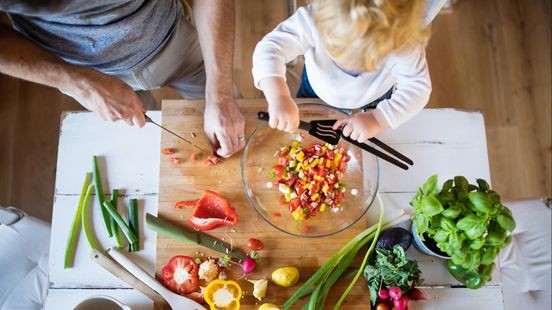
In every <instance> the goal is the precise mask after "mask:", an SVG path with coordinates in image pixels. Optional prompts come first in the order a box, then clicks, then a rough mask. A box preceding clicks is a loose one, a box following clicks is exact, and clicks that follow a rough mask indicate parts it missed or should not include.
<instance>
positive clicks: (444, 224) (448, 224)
mask: <svg viewBox="0 0 552 310" xmlns="http://www.w3.org/2000/svg"><path fill="white" fill-rule="evenodd" d="M440 226H441V228H442V229H443V230H444V231H455V230H456V225H454V222H453V221H451V220H449V219H448V218H446V217H443V218H441V225H440Z"/></svg>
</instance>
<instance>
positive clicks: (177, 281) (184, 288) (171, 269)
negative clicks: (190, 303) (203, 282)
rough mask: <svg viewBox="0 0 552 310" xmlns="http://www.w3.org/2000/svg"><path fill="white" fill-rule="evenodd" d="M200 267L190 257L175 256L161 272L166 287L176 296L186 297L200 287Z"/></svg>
mask: <svg viewBox="0 0 552 310" xmlns="http://www.w3.org/2000/svg"><path fill="white" fill-rule="evenodd" d="M198 270H199V267H198V265H197V263H196V262H195V261H194V259H193V258H191V257H189V256H182V255H179V256H174V257H173V258H171V259H170V260H169V262H168V263H167V265H166V266H165V267H164V268H163V270H161V276H162V277H163V283H164V284H165V287H167V288H168V289H169V290H171V291H173V292H174V293H176V294H180V295H186V294H189V293H192V292H194V291H195V290H197V288H198V287H199V276H198Z"/></svg>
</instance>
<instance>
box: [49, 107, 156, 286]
mask: <svg viewBox="0 0 552 310" xmlns="http://www.w3.org/2000/svg"><path fill="white" fill-rule="evenodd" d="M148 114H149V115H150V116H151V118H152V119H153V120H155V121H161V113H160V112H149V113H148ZM61 128H62V129H61V133H60V142H59V156H58V171H57V178H56V189H57V190H56V195H55V201H54V208H53V218H52V234H51V236H52V237H51V243H50V261H49V266H50V268H49V269H50V282H52V287H58V288H66V287H128V286H127V285H126V284H125V283H123V282H121V281H120V280H118V279H116V278H115V277H113V276H112V275H111V274H109V273H108V272H105V271H103V270H102V269H101V268H100V267H99V266H97V265H96V264H95V263H93V262H91V261H90V260H89V259H88V255H89V253H90V248H89V246H88V243H87V241H86V239H85V236H84V234H83V233H82V232H81V234H80V235H79V241H78V246H77V252H76V255H75V266H74V267H73V268H72V269H67V270H65V269H63V255H64V253H65V245H66V241H67V236H68V232H69V229H70V225H71V223H72V221H73V216H74V214H75V210H76V207H77V202H78V199H79V194H80V190H81V187H82V182H83V179H84V175H85V173H86V172H87V171H91V169H92V155H94V154H97V155H100V156H103V158H102V160H101V161H100V163H102V164H101V165H100V169H101V170H102V177H103V183H104V192H105V193H106V194H110V189H112V188H118V189H121V190H122V198H121V199H120V202H121V207H120V208H119V209H120V210H121V213H122V214H123V215H125V214H126V208H123V207H122V206H126V205H127V203H128V199H129V198H138V199H140V200H142V201H143V204H141V205H139V207H140V211H141V212H142V213H141V214H142V215H143V214H144V212H149V213H152V214H156V213H157V201H158V197H157V192H158V184H159V168H158V167H159V148H158V147H157V146H158V145H159V139H160V133H159V128H157V127H154V126H153V125H151V124H150V125H147V126H146V127H144V128H142V129H137V128H130V127H128V126H127V125H126V124H123V123H121V122H119V123H108V122H104V121H102V120H100V119H99V118H98V117H97V116H96V115H94V114H93V113H90V112H77V113H68V114H66V116H65V118H64V119H63V121H62V125H61ZM104 164H105V166H104ZM91 199H92V200H93V203H94V205H92V204H91V205H90V209H92V210H93V213H92V214H93V217H92V218H93V223H94V224H93V227H95V229H93V231H95V235H96V237H97V238H98V240H99V241H100V244H101V245H102V246H103V247H105V248H107V247H110V246H113V245H114V241H113V240H110V239H109V238H107V234H106V233H105V228H104V224H103V222H102V219H101V215H100V214H99V212H100V211H99V210H100V209H99V205H98V203H97V200H96V197H95V196H93V197H91ZM125 217H126V216H125ZM142 218H143V217H142ZM140 227H141V233H142V234H143V239H142V240H144V242H143V244H142V245H141V246H142V247H143V249H142V250H141V251H140V252H138V253H136V254H132V256H133V257H136V259H137V261H138V263H139V264H140V265H142V266H143V267H144V268H145V269H146V270H147V271H149V272H152V273H153V270H154V261H155V245H156V242H155V237H154V236H155V235H154V233H153V232H151V231H150V230H148V229H146V228H145V223H144V222H141V223H140ZM121 236H122V235H121ZM122 238H123V240H124V236H122Z"/></svg>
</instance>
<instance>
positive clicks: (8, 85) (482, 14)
mask: <svg viewBox="0 0 552 310" xmlns="http://www.w3.org/2000/svg"><path fill="white" fill-rule="evenodd" d="M236 3H237V20H238V24H237V37H236V43H237V44H236V55H235V80H236V85H237V88H238V90H239V93H240V95H241V96H243V97H245V98H258V97H259V96H260V93H259V92H258V91H257V90H256V89H255V88H254V87H253V85H252V77H251V73H250V72H251V53H252V51H253V48H254V46H255V44H256V42H257V41H258V40H259V39H260V38H261V37H262V36H263V34H265V33H266V32H267V31H269V30H271V29H272V28H273V27H274V26H275V25H276V24H277V23H278V22H279V21H281V20H282V19H284V18H285V17H286V16H287V6H286V4H287V1H271V0H263V1H258V0H239V1H236ZM550 19H551V1H550V0H485V1H481V0H460V1H459V2H458V4H456V5H455V7H454V12H453V13H452V14H441V15H439V16H438V17H437V18H436V20H435V21H434V23H433V37H432V39H431V42H430V44H429V46H428V48H427V58H428V62H429V66H430V72H431V76H432V81H433V93H432V96H431V99H430V103H429V107H451V108H460V109H479V110H481V111H483V113H484V116H485V122H486V128H487V142H488V148H489V161H490V165H491V174H492V183H493V186H494V188H495V189H496V190H497V191H498V192H499V193H500V194H501V195H502V196H503V197H504V198H506V199H521V198H529V197H540V196H545V195H552V188H551V187H552V181H551V175H552V167H551V162H552V158H551V153H552V137H551V132H552V129H551V123H552V120H551V117H552V111H551V107H552V99H551V85H552V84H551V83H552V81H551V56H550V55H551V21H550ZM154 95H155V96H156V98H158V99H160V98H178V96H177V95H176V93H175V92H174V91H172V90H169V89H161V90H159V91H156V92H155V93H154ZM76 109H80V106H79V105H78V104H77V103H75V102H74V101H73V100H72V99H70V98H68V97H66V96H64V95H62V94H61V93H60V92H59V91H57V90H55V89H50V88H47V87H43V86H40V85H36V84H32V83H28V82H24V81H19V80H16V79H13V78H10V77H7V76H5V75H0V145H1V148H0V205H14V206H17V207H18V208H21V209H23V210H24V211H26V212H28V213H30V214H32V215H34V216H37V217H39V218H42V219H44V220H47V221H49V220H50V217H51V210H52V202H53V201H52V200H53V194H54V182H55V171H56V164H57V163H56V159H57V142H58V132H59V122H60V114H61V111H64V110H76ZM83 138H85V137H83ZM453 164H454V163H451V165H453Z"/></svg>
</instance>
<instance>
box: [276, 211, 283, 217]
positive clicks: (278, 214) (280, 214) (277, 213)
mask: <svg viewBox="0 0 552 310" xmlns="http://www.w3.org/2000/svg"><path fill="white" fill-rule="evenodd" d="M274 216H282V213H281V212H280V211H276V212H274Z"/></svg>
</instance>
